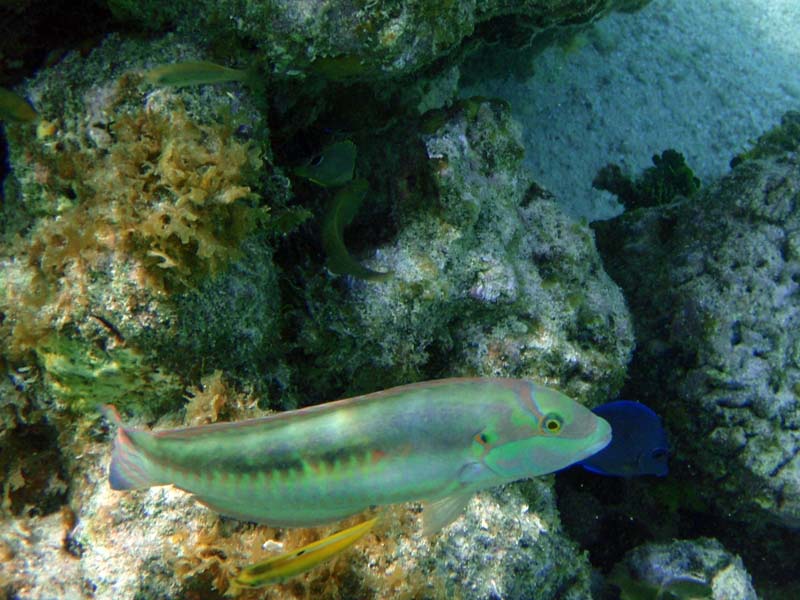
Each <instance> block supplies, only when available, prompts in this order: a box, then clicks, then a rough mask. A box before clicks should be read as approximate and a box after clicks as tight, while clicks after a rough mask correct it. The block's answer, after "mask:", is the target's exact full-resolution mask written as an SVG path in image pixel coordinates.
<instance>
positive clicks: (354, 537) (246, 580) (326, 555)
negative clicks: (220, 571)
mask: <svg viewBox="0 0 800 600" xmlns="http://www.w3.org/2000/svg"><path fill="white" fill-rule="evenodd" d="M377 522H378V518H377V517H376V518H374V519H370V520H369V521H364V522H363V523H359V524H358V525H354V526H353V527H350V528H348V529H343V530H342V531H337V532H336V533H334V534H333V535H329V536H328V537H326V538H322V539H321V540H317V541H316V542H313V543H311V544H308V545H307V546H303V547H302V548H298V549H297V550H292V551H290V552H285V553H283V554H281V555H279V556H274V557H272V558H268V559H267V560H265V561H262V562H260V563H256V564H254V565H250V566H249V567H245V568H244V569H242V571H241V573H239V575H238V576H237V577H236V579H234V580H233V581H232V588H233V589H234V590H235V589H237V588H245V589H254V588H259V587H263V586H265V585H271V584H273V583H283V582H284V581H286V580H288V579H291V578H292V577H296V576H297V575H302V574H303V573H305V572H306V571H310V570H311V569H313V568H314V567H316V566H317V565H319V564H321V563H323V562H324V561H326V560H328V559H330V558H333V557H334V556H336V555H337V554H339V553H340V552H343V551H344V550H346V549H347V548H349V547H350V546H352V545H353V544H355V543H356V542H357V541H358V540H360V539H361V538H362V537H364V536H365V535H367V533H369V532H370V531H371V530H372V528H373V527H374V526H375V523H377Z"/></svg>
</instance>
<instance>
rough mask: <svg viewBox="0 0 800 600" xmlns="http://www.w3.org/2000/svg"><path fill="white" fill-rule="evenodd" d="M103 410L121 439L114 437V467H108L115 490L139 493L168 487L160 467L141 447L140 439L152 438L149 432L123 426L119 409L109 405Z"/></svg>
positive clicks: (112, 464) (112, 486) (112, 460)
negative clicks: (159, 473) (156, 487)
mask: <svg viewBox="0 0 800 600" xmlns="http://www.w3.org/2000/svg"><path fill="white" fill-rule="evenodd" d="M100 411H101V412H102V413H103V415H104V416H105V417H106V418H107V419H108V420H109V421H111V422H112V423H114V424H115V425H116V426H117V437H116V438H114V451H113V453H112V455H111V465H110V466H109V468H108V483H109V484H110V485H111V489H112V490H138V489H142V488H148V487H151V486H154V485H164V484H165V483H166V482H164V481H159V480H158V478H157V477H156V475H155V474H156V473H157V472H158V467H157V466H156V465H155V464H154V463H153V461H152V459H151V458H150V457H149V456H148V455H147V453H146V452H145V451H144V450H143V449H141V448H139V447H137V445H136V439H135V438H137V437H141V436H142V435H147V436H149V435H151V434H150V433H149V432H147V431H129V430H128V429H126V428H125V426H124V425H123V424H122V418H121V417H120V415H119V412H118V411H117V409H116V408H115V407H114V406H112V405H110V404H106V405H105V406H103V407H101V409H100Z"/></svg>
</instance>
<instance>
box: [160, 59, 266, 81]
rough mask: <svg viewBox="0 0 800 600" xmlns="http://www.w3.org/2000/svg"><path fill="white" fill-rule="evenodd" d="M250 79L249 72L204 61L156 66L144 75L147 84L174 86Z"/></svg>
mask: <svg viewBox="0 0 800 600" xmlns="http://www.w3.org/2000/svg"><path fill="white" fill-rule="evenodd" d="M250 77H251V73H250V71H246V70H243V69H231V68H229V67H224V66H222V65H218V64H216V63H212V62H208V61H205V60H199V61H187V62H179V63H169V64H165V65H158V66H157V67H153V68H152V69H150V70H149V71H145V73H144V78H145V81H147V82H148V83H152V84H153V85H174V86H187V85H203V84H207V83H225V82H227V81H246V80H248V79H249V78H250Z"/></svg>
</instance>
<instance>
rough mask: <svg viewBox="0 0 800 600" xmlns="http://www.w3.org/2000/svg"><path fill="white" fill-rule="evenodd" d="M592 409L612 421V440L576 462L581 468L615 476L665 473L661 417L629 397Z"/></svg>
mask: <svg viewBox="0 0 800 600" xmlns="http://www.w3.org/2000/svg"><path fill="white" fill-rule="evenodd" d="M592 412H593V413H594V414H596V415H598V416H600V417H603V418H604V419H605V420H606V421H608V422H609V423H610V424H611V443H610V444H609V445H608V446H606V447H605V448H603V449H602V450H601V451H600V452H598V453H597V454H595V455H593V456H590V457H589V458H587V459H586V460H584V461H582V462H580V463H578V464H580V465H581V466H583V468H584V469H587V470H588V471H592V472H593V473H599V474H600V475H612V476H616V477H636V476H637V475H658V476H659V477H663V476H664V475H666V474H667V471H668V470H669V468H668V466H667V459H668V458H669V445H668V443H667V433H666V431H664V426H663V425H662V424H661V417H659V416H658V415H657V414H656V413H654V412H653V411H652V410H650V409H649V408H647V407H646V406H645V405H644V404H641V403H640V402H631V401H629V400H618V401H616V402H609V403H607V404H603V405H602V406H598V407H597V408H595V409H593V410H592Z"/></svg>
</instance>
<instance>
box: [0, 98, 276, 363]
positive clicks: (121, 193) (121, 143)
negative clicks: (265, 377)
mask: <svg viewBox="0 0 800 600" xmlns="http://www.w3.org/2000/svg"><path fill="white" fill-rule="evenodd" d="M234 133H235V128H234V126H233V125H232V124H230V123H221V124H200V123H197V122H195V121H193V120H192V119H191V118H190V117H189V116H188V115H187V114H186V112H185V111H184V110H183V109H182V107H181V106H180V105H178V106H175V107H174V108H173V109H172V110H171V111H169V112H157V111H152V110H146V109H144V108H143V109H141V110H139V111H138V112H133V113H122V114H119V115H117V116H116V118H115V119H114V121H113V124H112V125H111V126H110V129H109V134H110V135H111V137H112V138H113V144H111V145H110V147H108V148H107V149H102V148H98V147H95V146H88V145H86V144H85V143H84V142H79V141H77V140H76V139H75V138H74V137H67V136H65V137H64V139H61V138H60V137H59V135H58V133H56V134H54V135H53V136H49V137H48V138H46V139H44V140H37V141H36V142H35V143H29V144H28V150H27V153H26V155H25V160H27V161H28V162H29V163H32V170H33V172H34V173H35V183H34V186H35V189H33V190H30V189H29V190H26V193H25V202H26V204H25V207H24V210H25V211H26V212H27V213H28V214H29V219H33V218H35V219H36V220H35V222H34V224H33V226H32V227H30V230H29V232H27V233H25V234H24V235H23V233H22V231H24V229H23V227H24V226H22V227H19V233H17V234H16V236H12V235H10V233H9V232H7V237H9V238H11V241H10V243H9V244H8V245H7V247H6V251H5V257H0V259H2V263H3V264H2V265H1V266H2V269H1V270H0V281H2V284H3V285H2V291H0V311H2V313H3V314H4V315H5V319H4V321H3V322H2V324H0V339H2V340H3V344H4V347H5V350H4V353H5V354H7V356H10V357H12V358H19V357H20V356H22V355H24V354H25V353H26V352H28V351H30V350H31V349H34V348H36V347H37V346H39V345H40V343H41V341H42V340H43V338H44V337H46V336H48V335H50V332H52V331H53V330H55V331H63V330H64V327H65V326H67V325H69V324H71V323H73V324H74V323H76V322H79V321H81V320H85V319H86V318H88V317H87V315H88V313H89V312H90V311H91V307H90V305H89V303H90V298H91V294H90V293H89V288H90V285H91V283H92V282H93V281H94V280H95V279H96V277H98V276H99V275H100V274H101V273H103V274H106V276H107V274H109V273H114V274H115V276H123V275H124V276H125V277H127V279H128V280H129V281H130V282H131V283H132V284H133V286H134V287H136V288H139V289H149V290H151V292H152V293H156V294H158V293H163V292H167V293H170V292H174V291H179V290H182V289H189V288H191V287H193V286H194V285H195V284H196V283H197V282H198V281H199V280H201V279H202V278H204V277H208V276H211V275H213V274H215V273H216V272H218V271H219V270H220V269H222V268H223V267H224V266H225V265H227V264H228V263H229V261H231V260H232V259H233V258H235V257H237V256H238V253H239V244H240V242H241V241H242V240H243V239H244V238H245V237H246V236H247V235H248V234H249V233H250V232H252V231H253V230H254V229H255V228H256V226H257V225H258V224H259V223H260V222H262V221H263V220H264V218H265V216H266V214H267V208H266V207H265V206H261V205H260V201H259V199H258V196H257V195H256V194H255V193H254V192H253V189H252V185H253V184H254V183H255V182H256V181H257V180H258V177H259V175H258V172H259V169H260V167H261V159H260V157H259V152H258V149H257V148H256V147H255V146H254V145H253V144H251V143H249V142H242V141H239V140H238V139H237V138H236V137H235V135H234ZM17 134H21V133H19V132H17ZM32 198H33V199H35V201H32V200H31V199H32ZM131 301H134V300H131Z"/></svg>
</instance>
